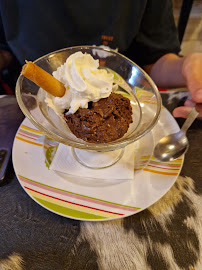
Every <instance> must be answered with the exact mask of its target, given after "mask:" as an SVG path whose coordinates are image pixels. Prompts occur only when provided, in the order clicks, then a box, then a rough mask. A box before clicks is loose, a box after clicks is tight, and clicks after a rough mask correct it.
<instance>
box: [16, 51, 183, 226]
mask: <svg viewBox="0 0 202 270" xmlns="http://www.w3.org/2000/svg"><path fill="white" fill-rule="evenodd" d="M100 52H102V53H100ZM103 52H104V53H103ZM86 56H87V57H88V59H85V57H86ZM91 58H92V59H91ZM82 59H84V60H82ZM82 61H84V64H83V66H82ZM93 61H96V62H97V64H96V65H98V66H99V69H98V70H99V72H98V75H97V76H98V78H99V83H100V85H101V86H102V95H103V97H102V98H103V99H105V100H104V102H103V104H101V103H98V102H93V104H92V105H91V106H92V109H93V110H94V111H93V114H96V115H98V114H99V115H104V114H105V113H106V114H107V117H108V118H107V117H106V119H109V118H110V117H111V116H109V115H112V116H113V121H120V122H115V126H118V125H119V126H120V132H119V133H121V134H122V135H121V137H120V138H118V137H115V138H112V136H117V134H116V132H115V129H114V127H113V126H112V122H113V121H112V120H109V121H111V122H108V128H106V127H104V132H103V133H102V132H101V131H100V130H99V129H97V130H96V132H94V131H93V132H94V133H93V132H92V129H91V130H90V128H91V127H90V126H86V123H85V125H84V124H82V122H81V119H88V120H87V121H88V122H89V121H91V122H93V121H95V122H96V121H98V120H97V119H93V118H89V115H90V117H91V113H92V112H91V111H88V115H87V116H86V115H84V111H85V110H84V109H85V102H87V103H88V102H89V100H88V99H86V97H85V98H84V96H82V95H83V93H82V91H81V92H79V94H78V96H79V97H80V99H81V100H79V101H78V96H76V95H74V93H73V91H72V90H71V93H73V94H72V97H73V98H72V100H73V101H72V103H71V105H68V106H70V110H75V108H76V107H77V106H78V103H79V102H80V103H79V104H82V106H83V108H84V109H82V110H81V111H79V112H78V113H77V115H76V114H74V113H73V114H72V115H74V116H72V115H71V114H68V113H67V112H66V111H65V108H64V106H63V104H62V103H61V101H60V100H61V98H60V97H59V96H58V93H57V95H56V96H54V98H52V96H53V95H52V94H53V93H52V94H50V93H47V91H44V90H43V89H42V88H41V87H40V86H38V85H37V83H38V84H40V80H41V81H44V79H43V76H44V75H43V74H42V73H40V72H39V76H38V75H37V74H38V73H37V72H38V71H36V75H35V78H34V79H33V78H32V80H30V79H28V78H26V76H28V75H27V74H24V75H26V76H23V75H20V77H19V79H18V82H17V86H16V97H17V101H18V104H19V106H20V108H21V110H22V111H23V113H24V114H25V116H26V118H25V120H24V121H23V122H22V124H21V125H20V127H19V129H18V132H17V134H16V136H15V140H14V145H13V157H12V158H13V165H14V170H15V173H16V175H17V178H18V180H19V182H20V184H21V186H22V187H23V189H24V190H25V192H26V193H27V194H28V195H29V196H30V197H31V198H32V199H33V200H34V201H35V202H36V203H38V204H39V205H41V206H42V207H44V208H46V209H48V210H49V211H51V212H54V213H56V214H58V215H61V216H64V217H68V218H71V219H77V220H85V221H102V220H103V221H107V220H113V219H119V218H123V217H127V216H131V215H133V214H136V213H138V212H140V211H143V210H144V209H146V208H148V207H149V206H151V205H152V204H153V203H155V202H156V201H158V200H159V199H160V198H161V197H162V196H164V195H165V194H166V193H167V191H168V190H169V189H170V188H171V187H172V185H173V184H174V183H175V181H176V179H177V177H178V175H179V173H180V171H181V168H182V165H183V161H184V156H183V155H181V156H180V157H178V158H176V159H174V160H169V161H166V162H165V161H160V160H158V159H156V158H155V157H154V155H153V151H154V147H155V145H156V144H157V143H158V142H159V140H160V139H161V138H162V137H164V136H166V135H169V134H171V133H175V132H178V131H179V126H178V124H177V122H176V121H175V119H174V118H173V117H172V115H171V114H170V112H169V111H168V110H167V109H166V108H165V107H164V106H163V105H162V103H161V97H160V94H159V91H158V89H157V88H156V86H155V84H154V83H153V81H152V80H151V79H150V78H149V76H148V75H147V74H146V73H145V72H144V71H143V70H142V69H141V68H139V67H138V66H137V65H135V64H134V63H133V62H132V61H130V60H129V59H128V58H126V57H124V56H123V55H121V54H119V53H117V52H114V51H112V50H107V49H101V48H98V47H95V46H83V47H72V48H66V49H63V50H59V51H56V52H53V53H50V54H48V55H45V56H43V57H41V58H40V59H38V60H36V61H35V62H34V63H32V62H31V63H30V62H27V63H26V66H25V67H24V72H25V73H26V72H27V73H29V68H30V66H31V68H35V66H37V67H40V68H41V69H42V70H43V71H44V72H46V73H48V74H51V79H50V80H52V78H54V76H52V74H54V72H55V76H56V77H57V76H61V78H62V79H61V81H62V82H63V84H64V85H65V83H66V82H65V79H64V76H66V77H67V78H68V80H69V81H70V84H69V85H66V86H65V87H66V88H68V87H72V88H73V89H74V88H76V87H80V88H81V87H84V88H85V86H84V85H83V81H86V78H88V79H89V80H90V83H89V82H87V83H86V84H87V87H89V89H90V87H91V88H92V84H93V83H94V80H95V76H96V72H97V69H96V68H95V66H94V67H93V68H91V65H94V64H95V63H94V62H93ZM91 62H92V63H91ZM32 64H33V65H34V67H33V66H32ZM26 69H27V70H26ZM89 70H90V71H89ZM100 70H101V71H100ZM68 72H69V73H68ZM79 72H80V73H82V74H85V76H86V77H85V79H83V76H84V75H82V76H80V77H79V76H78V74H79ZM46 73H45V76H46ZM56 73H57V74H56ZM77 73H78V74H77ZM22 74H23V72H22ZM32 74H35V73H33V71H32ZM79 75H80V74H79ZM37 76H38V77H37ZM103 76H106V77H107V80H108V84H106V82H103V81H102V79H103ZM73 78H76V79H77V82H79V84H80V85H79V86H78V85H76V83H75V82H74V81H72V80H73ZM54 79H55V78H54ZM79 79H80V81H79ZM82 79H83V80H82ZM34 80H36V81H35V82H34ZM37 80H39V82H38V81H37ZM48 80H49V79H48ZM110 80H111V81H112V83H111V92H112V93H113V95H114V94H115V96H114V97H116V98H117V97H119V96H121V101H120V100H117V99H116V101H115V102H116V104H117V102H119V103H118V104H119V107H121V106H122V104H123V102H126V103H127V102H128V100H129V104H130V106H131V123H129V124H128V123H126V122H125V119H124V116H125V115H126V114H127V113H128V111H125V112H124V113H123V114H122V116H120V118H119V115H121V110H119V111H118V109H117V108H118V106H117V105H116V106H114V111H113V112H112V113H111V112H110V111H109V108H108V107H107V102H108V101H107V98H108V97H109V95H108V93H107V94H106V93H105V91H104V90H103V89H105V90H106V89H107V88H109V87H110V83H109V81H110ZM111 81H110V82H111ZM51 84H52V85H54V82H52V81H51ZM89 85H90V86H89ZM45 87H46V86H45ZM48 87H49V86H48ZM60 87H61V85H60V86H59V88H58V89H60ZM93 87H95V88H97V87H98V85H97V84H94V86H93ZM56 88H57V87H56ZM61 88H62V87H61ZM107 90H108V89H107ZM59 91H60V90H59ZM62 91H63V90H62ZM69 92H70V91H69ZM69 92H68V91H66V92H65V93H66V94H64V93H63V94H62V96H65V95H67V97H66V99H67V98H69V96H68V95H70V94H69ZM107 95H108V97H107ZM89 96H90V94H88V98H89ZM114 97H113V98H114ZM122 97H124V99H123V98H122ZM95 99H97V97H96V98H95ZM86 100H87V101H86ZM108 100H109V102H110V104H111V103H112V102H114V100H112V98H111V99H108ZM120 102H122V103H120ZM94 104H95V105H94ZM120 104H121V105H120ZM127 104H128V103H127ZM54 106H55V107H54ZM60 106H61V107H62V110H61V107H60ZM127 106H128V105H127ZM127 106H126V107H127ZM121 108H122V107H121ZM127 108H128V107H127ZM122 110H123V109H122ZM114 115H116V117H115V116H114ZM64 116H65V117H64ZM76 117H77V118H76ZM127 118H130V117H128V115H127ZM89 119H90V120H89ZM92 119H93V120H92ZM114 119H115V120H114ZM116 119H118V120H116ZM121 121H122V122H121ZM95 122H94V126H95ZM67 123H68V124H67ZM96 123H97V122H96ZM117 123H118V124H117ZM81 125H83V126H81ZM110 125H111V126H110ZM125 125H126V126H129V128H128V130H127V131H126V132H125V133H124V134H123V131H122V129H123V128H124V127H125ZM77 126H79V128H77ZM94 126H93V128H94ZM102 128H103V127H102ZM80 130H82V131H83V133H82V134H80V133H79V131H80ZM73 133H74V134H73ZM105 133H106V134H107V136H108V137H106V136H104V135H103V134H105ZM92 134H93V135H92ZM114 134H115V135H114ZM79 136H80V137H79ZM82 136H84V137H83V138H82ZM111 139H112V140H111ZM93 140H94V141H93ZM110 140H111V141H110Z"/></svg>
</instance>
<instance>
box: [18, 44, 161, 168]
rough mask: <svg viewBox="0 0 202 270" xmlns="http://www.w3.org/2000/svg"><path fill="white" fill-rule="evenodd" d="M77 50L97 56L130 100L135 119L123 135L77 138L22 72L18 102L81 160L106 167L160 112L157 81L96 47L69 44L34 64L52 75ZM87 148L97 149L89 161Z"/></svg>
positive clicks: (119, 57) (42, 91)
mask: <svg viewBox="0 0 202 270" xmlns="http://www.w3.org/2000/svg"><path fill="white" fill-rule="evenodd" d="M76 52H82V53H87V54H90V55H92V57H93V58H94V59H98V60H99V68H100V69H103V68H104V69H106V70H107V71H108V72H109V73H112V74H113V76H114V83H115V84H116V85H117V86H118V87H117V88H116V90H114V92H115V93H118V94H122V95H123V96H124V97H127V98H128V99H129V100H130V104H131V107H132V119H133V122H132V123H131V124H130V125H129V129H128V131H127V132H126V133H125V134H124V136H123V137H121V138H119V139H117V140H115V141H112V142H108V143H89V142H87V141H85V140H82V139H79V138H77V137H76V136H75V135H74V134H73V133H72V132H71V131H70V129H69V128H68V126H67V123H66V122H65V119H64V118H63V117H61V116H59V115H58V114H57V113H55V111H54V110H53V109H52V108H50V107H49V106H48V105H47V103H46V102H45V100H46V92H45V91H44V90H43V89H40V87H39V86H37V85H36V84H35V83H33V82H32V81H30V80H29V79H27V78H25V77H24V76H22V75H20V76H19V78H18V81H17V84H16V97H17V101H18V104H19V106H20V108H21V110H22V112H23V113H24V114H25V116H26V117H27V118H28V119H29V120H30V121H31V122H32V124H34V125H35V126H36V127H37V129H39V130H40V131H42V132H43V133H44V134H45V135H46V136H48V137H50V138H51V139H53V140H55V141H57V142H59V143H62V144H65V145H68V146H70V147H72V152H73V156H74V157H75V158H76V160H77V161H78V162H80V163H81V164H82V165H85V166H87V167H90V168H95V169H98V168H106V167H109V166H111V165H113V164H114V163H116V162H117V161H118V160H119V159H120V158H121V157H122V155H123V151H124V147H125V146H127V145H128V144H131V143H133V142H135V141H137V140H139V139H140V138H142V137H143V136H145V135H146V134H147V133H148V132H150V131H151V130H152V128H153V127H154V126H155V124H156V123H157V121H158V118H159V115H160V111H161V97H160V94H159V92H158V89H157V87H156V85H155V84H154V82H153V81H152V80H151V78H150V77H149V76H148V75H147V74H146V73H145V72H144V71H143V70H142V69H141V68H140V67H138V66H137V65H136V64H135V63H133V62H132V61H131V60H129V59H128V58H126V57H125V56H123V55H121V54H119V53H117V52H115V51H113V50H108V49H103V48H100V47H95V46H77V47H70V48H65V49H62V50H58V51H55V52H52V53H49V54H47V55H45V56H43V57H41V58H39V59H37V60H36V61H35V62H34V63H35V64H36V65H37V66H39V67H41V68H42V69H44V70H45V71H47V72H48V73H50V74H52V73H53V71H56V70H57V68H58V67H59V66H61V65H62V64H64V62H65V61H66V59H67V58H68V57H69V56H70V55H72V54H74V53H76ZM109 128H110V127H109ZM103 136H104V134H103ZM85 151H90V152H94V153H95V152H96V153H95V154H96V157H93V155H91V156H92V157H91V158H92V160H89V155H88V160H85V156H86V155H85ZM109 151H110V152H111V151H113V155H111V156H110V158H109V159H108V158H107V159H106V158H105V157H104V158H103V157H102V153H103V152H109ZM97 155H98V156H97ZM99 155H100V156H99ZM95 160H96V161H95Z"/></svg>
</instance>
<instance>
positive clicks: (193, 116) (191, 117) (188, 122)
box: [181, 107, 199, 133]
mask: <svg viewBox="0 0 202 270" xmlns="http://www.w3.org/2000/svg"><path fill="white" fill-rule="evenodd" d="M198 114H199V113H198V112H197V111H196V109H195V107H193V108H192V110H191V112H190V113H189V115H188V117H187V119H186V121H185V122H184V124H183V126H182V128H181V130H182V131H183V132H184V133H185V132H186V131H187V129H188V128H189V127H190V126H191V124H192V123H193V122H194V120H195V119H196V117H197V116H198Z"/></svg>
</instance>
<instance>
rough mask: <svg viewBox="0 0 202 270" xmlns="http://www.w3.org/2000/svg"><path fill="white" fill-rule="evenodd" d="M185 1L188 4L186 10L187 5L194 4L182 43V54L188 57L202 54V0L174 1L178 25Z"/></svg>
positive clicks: (174, 11)
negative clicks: (192, 53) (198, 53)
mask: <svg viewBox="0 0 202 270" xmlns="http://www.w3.org/2000/svg"><path fill="white" fill-rule="evenodd" d="M183 1H184V2H186V3H187V4H186V5H185V10H186V9H187V5H189V4H190V3H193V4H192V8H191V11H190V14H189V19H188V22H187V25H186V29H185V32H184V36H183V39H182V43H181V49H182V52H181V54H182V55H187V54H189V53H191V52H202V0H192V1H191V0H173V13H174V18H175V22H176V25H178V22H179V18H180V12H181V8H182V4H183ZM184 17H185V16H184ZM184 19H185V18H182V20H184Z"/></svg>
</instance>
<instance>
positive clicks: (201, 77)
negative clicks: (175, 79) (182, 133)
mask: <svg viewBox="0 0 202 270" xmlns="http://www.w3.org/2000/svg"><path fill="white" fill-rule="evenodd" d="M182 75H183V76H184V78H185V79H186V84H187V88H188V90H189V91H190V93H191V97H192V99H190V100H187V101H186V102H185V104H184V107H178V108H176V109H174V111H173V116H174V117H183V118H186V117H187V116H188V114H189V112H190V111H191V108H192V107H193V106H196V109H197V111H199V118H201V117H202V53H192V54H190V55H188V56H186V57H185V58H184V62H183V65H182Z"/></svg>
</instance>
